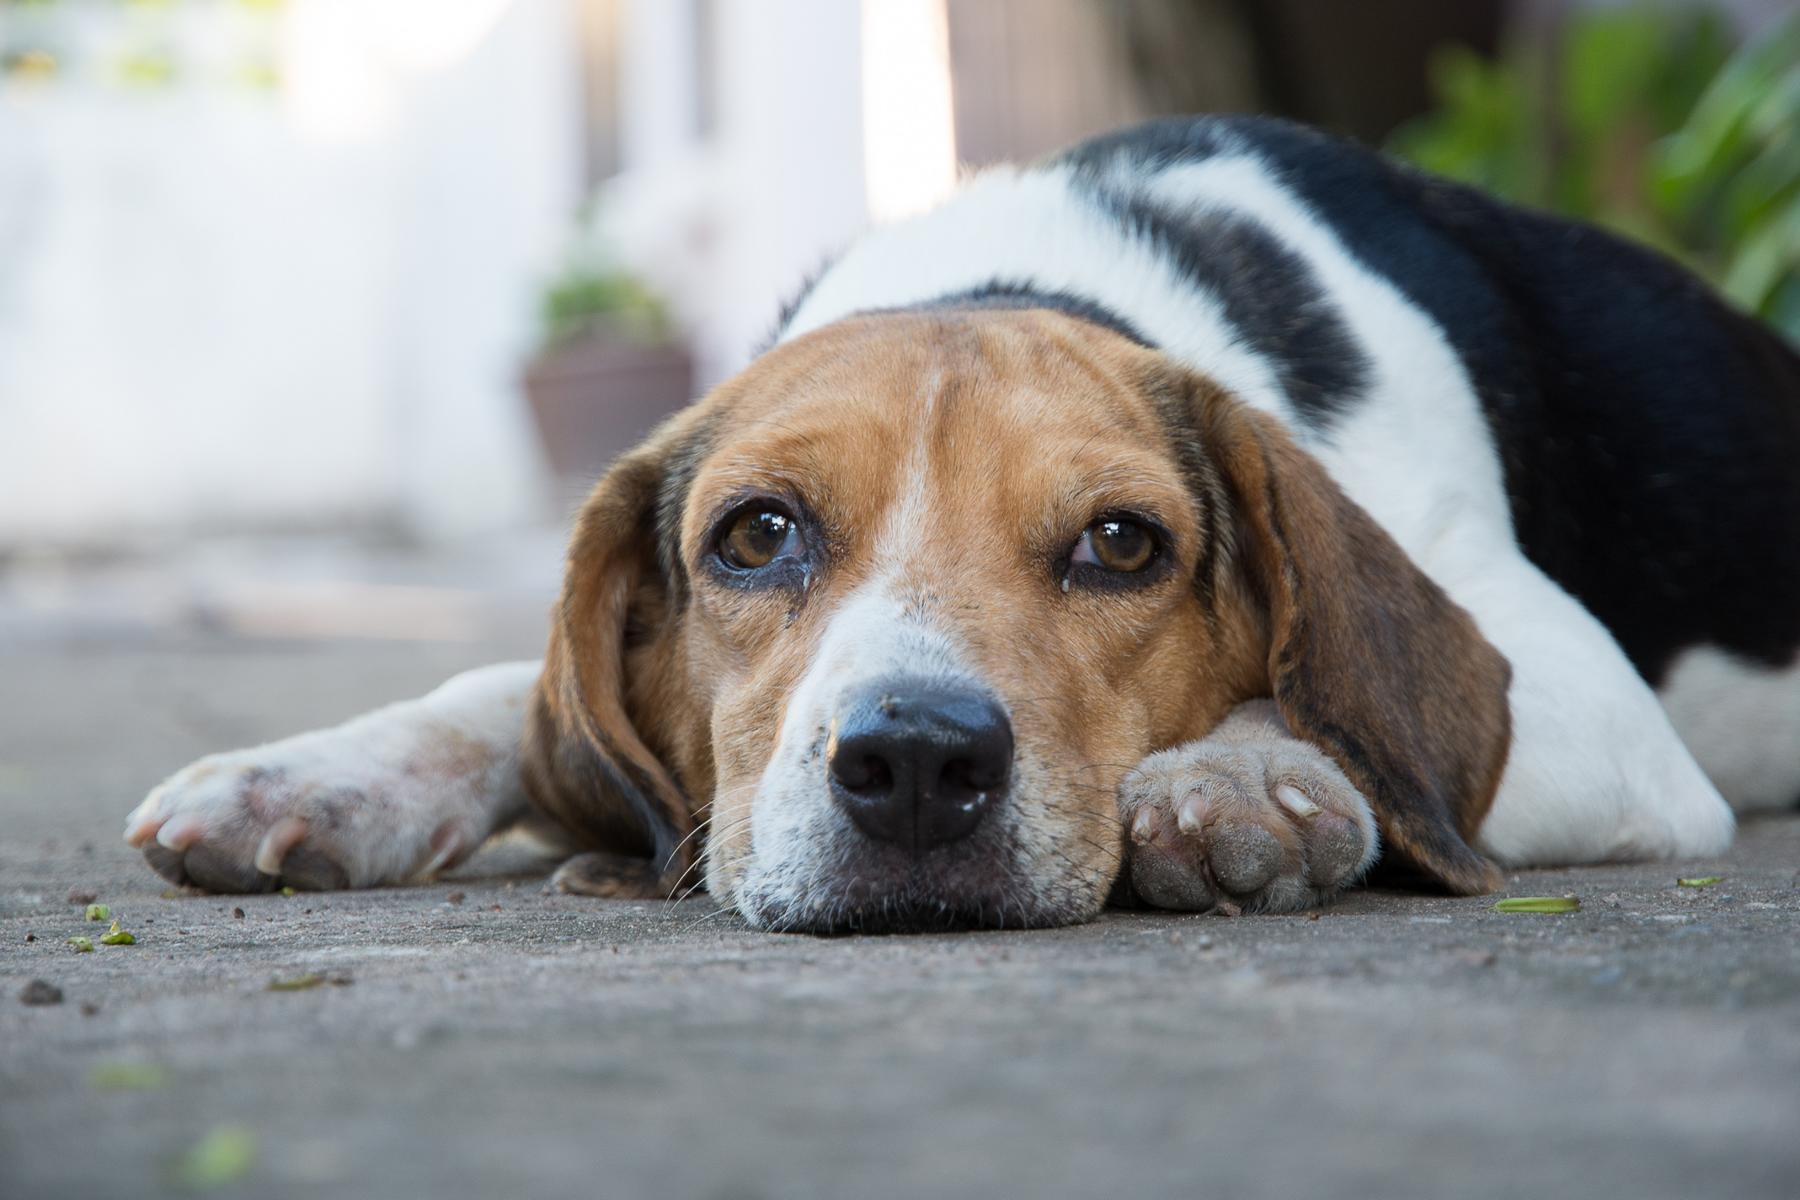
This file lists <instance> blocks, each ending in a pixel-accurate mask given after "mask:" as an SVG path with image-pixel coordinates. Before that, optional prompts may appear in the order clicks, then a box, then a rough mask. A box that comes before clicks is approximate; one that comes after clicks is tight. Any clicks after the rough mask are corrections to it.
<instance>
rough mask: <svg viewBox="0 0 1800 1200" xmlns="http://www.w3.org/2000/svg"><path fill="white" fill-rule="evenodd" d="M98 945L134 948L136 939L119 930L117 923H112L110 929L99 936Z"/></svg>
mask: <svg viewBox="0 0 1800 1200" xmlns="http://www.w3.org/2000/svg"><path fill="white" fill-rule="evenodd" d="M100 944H101V945H102V946H135V945H137V938H136V937H135V936H133V935H132V934H129V933H126V932H125V931H124V930H123V929H120V928H119V923H118V922H117V921H114V922H113V923H112V928H111V929H109V930H107V931H106V932H105V933H103V934H101V935H100Z"/></svg>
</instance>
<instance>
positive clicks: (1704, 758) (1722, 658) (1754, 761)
mask: <svg viewBox="0 0 1800 1200" xmlns="http://www.w3.org/2000/svg"><path fill="white" fill-rule="evenodd" d="M1657 694H1658V695H1659V696H1660V697H1661V698H1662V703H1663V708H1664V709H1665V710H1666V711H1667V712H1668V714H1669V721H1670V723H1671V724H1672V725H1674V726H1675V729H1676V730H1677V732H1679V733H1680V734H1681V740H1682V741H1684V742H1686V743H1687V746H1688V749H1690V750H1692V751H1693V752H1694V759H1695V761H1697V762H1698V763H1699V764H1700V766H1701V768H1702V769H1703V770H1705V772H1706V774H1707V777H1708V778H1710V779H1711V780H1712V781H1713V783H1714V784H1716V785H1717V786H1718V789H1719V791H1720V792H1722V793H1723V794H1724V796H1725V799H1726V800H1727V801H1729V802H1730V804H1731V807H1733V808H1735V809H1737V810H1738V811H1739V812H1756V811H1759V810H1762V811H1766V810H1769V809H1777V808H1793V807H1794V805H1795V802H1796V801H1800V663H1788V664H1787V665H1785V666H1776V667H1768V666H1764V665H1762V664H1761V663H1755V662H1749V661H1746V660H1744V659H1741V658H1738V657H1736V656H1735V655H1732V654H1728V653H1727V652H1725V651H1723V650H1719V649H1715V648H1714V647H1712V646H1696V647H1694V648H1692V649H1690V650H1688V651H1686V652H1684V653H1683V654H1682V655H1681V656H1680V657H1679V658H1677V659H1676V660H1675V662H1674V663H1673V664H1672V665H1671V666H1670V668H1669V673H1668V676H1667V677H1666V678H1665V679H1664V680H1663V684H1662V686H1661V687H1660V688H1658V689H1657Z"/></svg>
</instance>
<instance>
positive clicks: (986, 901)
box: [735, 831, 1114, 934]
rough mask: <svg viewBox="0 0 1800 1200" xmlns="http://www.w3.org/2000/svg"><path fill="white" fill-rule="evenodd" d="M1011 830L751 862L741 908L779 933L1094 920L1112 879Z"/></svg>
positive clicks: (854, 845) (738, 894)
mask: <svg viewBox="0 0 1800 1200" xmlns="http://www.w3.org/2000/svg"><path fill="white" fill-rule="evenodd" d="M1019 840H1020V839H1018V838H1016V837H1015V836H1014V835H1012V834H1011V833H1010V831H995V835H994V836H990V837H984V838H980V839H976V840H975V841H972V842H970V843H968V844H966V845H962V846H958V847H956V848H954V849H953V850H940V851H938V852H935V853H933V854H930V855H927V856H923V857H916V856H912V855H908V854H905V853H902V852H899V851H896V850H894V849H892V848H889V847H884V846H870V845H868V844H866V843H863V842H856V841H853V842H850V843H849V844H847V845H846V844H841V843H840V844H839V845H838V846H836V847H835V851H836V852H835V853H831V854H827V855H824V856H821V857H822V859H823V861H825V862H828V863H830V864H831V865H830V866H829V867H828V868H824V869H819V868H816V867H815V868H814V869H812V870H810V871H807V872H805V875H804V877H803V876H802V872H801V871H800V870H798V869H795V868H786V869H784V868H783V867H782V866H780V865H778V866H776V867H774V868H773V869H770V870H767V871H754V870H753V871H751V872H749V873H747V875H746V877H745V878H744V880H743V881H742V882H741V883H740V884H739V885H738V887H737V888H736V889H735V899H736V902H737V907H738V909H739V911H740V912H741V913H742V914H743V916H744V917H745V919H746V920H748V921H749V922H750V923H751V924H752V925H754V926H756V927H757V928H759V929H765V930H769V931H771V932H778V933H815V934H850V933H879V934H892V933H948V932H956V931H961V930H972V929H1043V928H1049V927H1052V926H1058V925H1071V924H1077V923H1079V922H1082V921H1086V920H1091V919H1092V918H1093V917H1094V916H1095V915H1097V913H1098V912H1099V910H1100V908H1101V907H1102V906H1103V905H1104V903H1105V901H1106V898H1107V896H1108V895H1109V893H1110V891H1111V890H1112V888H1113V885H1114V880H1113V879H1112V878H1111V875H1110V874H1109V873H1107V872H1106V871H1104V870H1102V869H1099V868H1095V869H1091V870H1089V869H1082V868H1081V867H1079V866H1078V865H1077V864H1075V863H1074V862H1073V861H1072V860H1071V859H1070V858H1069V857H1068V856H1067V854H1066V853H1063V852H1060V851H1058V852H1054V853H1053V855H1052V857H1053V858H1054V859H1055V861H1056V863H1057V866H1058V868H1059V869H1057V870H1056V871H1053V872H1051V871H1045V870H1043V869H1042V868H1041V866H1040V867H1034V866H1032V865H1030V863H1029V856H1027V855H1024V854H1021V853H1020V852H1019V848H1018V846H1017V844H1016V843H1017V842H1018V841H1019Z"/></svg>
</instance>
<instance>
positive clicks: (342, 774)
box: [125, 714, 494, 892]
mask: <svg viewBox="0 0 1800 1200" xmlns="http://www.w3.org/2000/svg"><path fill="white" fill-rule="evenodd" d="M386 715H387V714H383V716H386ZM430 733H431V731H430V730H429V728H428V727H421V728H417V729H414V728H406V727H401V728H395V727H392V726H390V727H389V728H387V729H385V730H382V729H376V728H358V727H356V726H348V727H345V728H343V729H340V730H332V731H328V732H325V733H318V734H308V735H304V736H302V737H300V738H294V739H290V740H289V741H286V742H277V743H275V744H273V745H269V746H262V747H259V748H257V749H254V750H242V751H237V752H235V753H231V754H215V755H212V756H210V757H208V758H203V759H201V760H200V761H199V762H196V763H194V764H192V765H191V766H188V767H186V768H184V769H182V770H180V771H178V772H176V773H175V774H174V775H173V776H171V777H170V778H169V779H168V780H166V781H165V782H164V783H162V784H161V785H160V786H158V787H157V788H156V789H155V790H154V791H152V792H151V793H150V794H149V796H147V797H145V799H144V802H143V803H142V804H139V805H138V806H137V808H136V809H134V810H133V811H132V813H131V815H130V816H129V817H128V818H127V819H126V822H125V840H126V841H127V842H128V843H130V844H131V845H133V846H137V847H140V848H141V849H142V850H143V852H144V857H145V859H146V860H147V861H148V862H149V863H150V865H151V866H152V867H153V868H155V870H156V872H157V873H158V874H160V875H161V876H163V877H164V878H165V879H168V880H170V881H171V882H173V883H178V884H191V885H193V886H196V887H202V888H205V889H207V890H209V891H215V892H266V891H270V890H273V889H275V888H278V887H293V888H296V889H299V890H305V891H318V890H328V889H334V888H357V887H375V886H379V885H381V884H388V883H400V882H403V881H405V880H408V879H412V878H415V877H420V876H425V875H429V874H431V873H432V872H434V871H437V870H439V869H440V868H442V867H444V866H446V865H449V864H451V863H453V862H455V861H457V860H459V859H460V858H462V857H464V856H466V855H467V854H468V853H469V852H471V851H472V850H474V848H475V847H476V845H478V844H479V843H480V841H481V840H482V839H483V838H484V837H485V836H486V835H487V833H488V832H489V829H490V828H491V826H492V813H491V811H490V810H491V809H492V808H493V807H494V805H493V803H492V801H491V800H490V798H489V795H490V793H492V792H493V790H494V785H493V783H492V782H491V781H490V780H489V778H488V776H489V773H490V770H491V767H492V765H493V764H492V763H491V761H490V757H491V756H490V755H488V754H487V753H486V752H485V751H484V750H483V749H482V748H481V747H478V746H475V745H473V744H471V743H470V742H469V739H467V738H463V739H462V740H461V742H460V743H457V744H449V743H444V742H443V741H441V740H439V741H435V742H434V741H433V740H432V737H431V736H430Z"/></svg>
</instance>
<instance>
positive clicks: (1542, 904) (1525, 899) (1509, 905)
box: [1494, 896, 1581, 913]
mask: <svg viewBox="0 0 1800 1200" xmlns="http://www.w3.org/2000/svg"><path fill="white" fill-rule="evenodd" d="M1580 908H1581V901H1579V900H1577V899H1576V898H1575V897H1573V896H1510V897H1508V898H1507V899H1505V900H1502V901H1500V902H1499V903H1498V904H1496V905H1494V911H1495V912H1503V913H1567V912H1576V911H1578V910H1579V909H1580Z"/></svg>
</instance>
